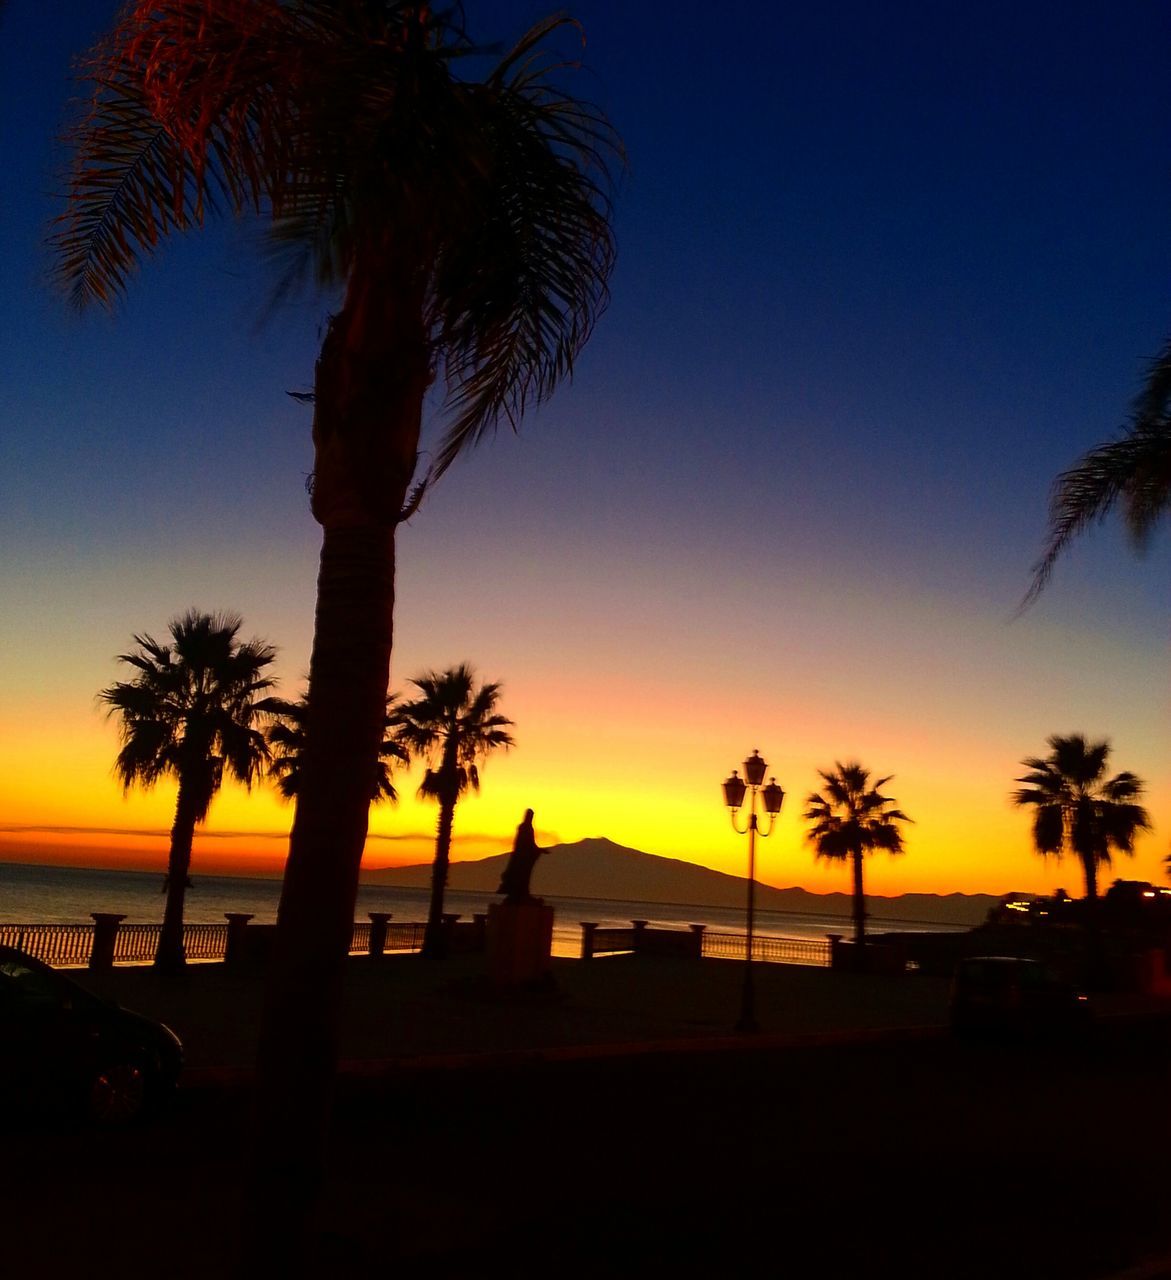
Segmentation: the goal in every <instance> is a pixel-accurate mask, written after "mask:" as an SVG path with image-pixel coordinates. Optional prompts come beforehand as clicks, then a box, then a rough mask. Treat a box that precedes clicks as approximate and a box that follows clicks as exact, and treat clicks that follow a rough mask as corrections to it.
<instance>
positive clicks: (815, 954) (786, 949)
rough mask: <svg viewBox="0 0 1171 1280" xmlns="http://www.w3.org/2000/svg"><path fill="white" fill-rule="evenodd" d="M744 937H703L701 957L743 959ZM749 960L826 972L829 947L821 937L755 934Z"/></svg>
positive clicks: (730, 935)
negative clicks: (780, 936)
mask: <svg viewBox="0 0 1171 1280" xmlns="http://www.w3.org/2000/svg"><path fill="white" fill-rule="evenodd" d="M745 944H746V937H745V935H744V934H742V933H712V932H711V931H710V930H709V931H708V932H705V933H704V935H703V954H704V955H705V956H710V957H712V958H713V959H719V960H743V959H744V956H745V951H746V950H747V947H746V945H745ZM752 958H753V960H761V961H763V962H764V963H766V964H768V963H772V964H807V965H814V966H816V967H817V968H821V969H828V968H829V966H830V944H829V941H828V940H824V941H823V940H822V939H820V938H770V937H768V936H765V937H761V936H760V934H757V935H756V936H755V937H754V938H753V939H752Z"/></svg>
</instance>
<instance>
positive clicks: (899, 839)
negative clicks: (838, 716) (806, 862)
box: [804, 761, 911, 947]
mask: <svg viewBox="0 0 1171 1280" xmlns="http://www.w3.org/2000/svg"><path fill="white" fill-rule="evenodd" d="M817 772H818V773H819V774H820V775H821V780H822V782H824V783H825V787H824V789H823V790H822V791H813V792H810V794H809V796H808V797H807V798H806V800H805V814H804V817H805V821H806V822H808V823H811V824H812V825H811V826H810V828H809V831H808V833H807V835H806V839H807V840H809V841H810V843H811V844H812V845H813V846H814V848H815V849H816V851H817V856H818V857H819V858H832V859H841V860H842V861H845V859H847V858H849V859H851V860H852V862H853V869H854V942H855V944H856V945H857V946H859V947H862V946H864V945H865V942H866V894H865V892H864V890H863V887H862V860H863V858H864V857H865V855H866V854H868V853H872V852H873V851H874V850H875V849H882V850H885V851H886V852H887V853H902V852H903V835H902V832H901V831H900V830H899V828H898V823H900V822H910V821H911V819H910V818H908V817H907V815H906V814H905V813H903V812H902V811H901V810H900V809H897V808H895V801H894V800H892V799H891V798H890V797H889V796H884V795H883V794H882V790H881V788H883V787H884V786H886V784H887V783H888V782H890V780H891V778H890V777H886V778H878V779H876V780H875V781H874V782H873V783H872V782H871V781H870V771H869V770H867V769H864V768H863V767H862V766H861V765H860V764H859V763H858V762H857V761H850V762H849V763H847V764H842V763H840V762H835V764H834V768H833V770H832V771H831V772H827V771H826V770H824V769H819V770H818V771H817ZM891 776H892V777H893V775H891Z"/></svg>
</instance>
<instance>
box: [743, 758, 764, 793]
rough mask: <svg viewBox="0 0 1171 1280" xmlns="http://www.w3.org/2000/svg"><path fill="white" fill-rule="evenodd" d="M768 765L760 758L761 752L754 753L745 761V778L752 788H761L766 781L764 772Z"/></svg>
mask: <svg viewBox="0 0 1171 1280" xmlns="http://www.w3.org/2000/svg"><path fill="white" fill-rule="evenodd" d="M767 768H768V765H766V764H765V762H764V761H763V760H762V759H761V758H760V752H759V751H753V753H752V754H751V755H750V756H749V757H748V759H747V760H745V761H744V776H745V778H747V779H748V785H749V786H750V787H759V786H760V784H761V783H762V782H763V781H764V771H765V770H766V769H767Z"/></svg>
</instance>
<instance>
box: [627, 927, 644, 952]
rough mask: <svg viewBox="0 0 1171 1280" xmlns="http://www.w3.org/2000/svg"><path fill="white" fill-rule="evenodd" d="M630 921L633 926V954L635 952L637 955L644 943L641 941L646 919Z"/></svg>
mask: <svg viewBox="0 0 1171 1280" xmlns="http://www.w3.org/2000/svg"><path fill="white" fill-rule="evenodd" d="M630 923H631V924H632V925H633V926H634V947H633V950H634V954H635V955H638V953H639V952H640V951H641V950H642V949H643V947H644V946H645V943H644V942H643V933H644V932H645V930H646V927H647V921H645V920H632V921H631V922H630Z"/></svg>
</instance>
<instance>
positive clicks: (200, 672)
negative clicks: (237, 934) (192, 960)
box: [98, 610, 276, 969]
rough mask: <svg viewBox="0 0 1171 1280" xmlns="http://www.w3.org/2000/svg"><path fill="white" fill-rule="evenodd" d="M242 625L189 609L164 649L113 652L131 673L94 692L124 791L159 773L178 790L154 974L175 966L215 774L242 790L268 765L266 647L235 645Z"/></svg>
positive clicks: (143, 646)
mask: <svg viewBox="0 0 1171 1280" xmlns="http://www.w3.org/2000/svg"><path fill="white" fill-rule="evenodd" d="M242 625H243V622H242V620H241V619H240V618H238V617H236V616H235V615H234V614H226V613H225V614H210V613H197V612H195V611H194V610H190V611H189V612H187V613H185V614H183V616H182V617H179V618H175V619H174V620H173V621H172V622H171V623H170V632H171V643H170V644H160V643H159V642H158V641H157V640H154V639H152V638H151V637H150V636H149V635H141V636H135V637H134V642H135V644H137V645H138V649H137V651H136V652H134V653H123V654H120V655H119V657H118V661H119V662H125V663H126V664H127V665H129V666H131V667H134V668H135V670H136V672H137V674H136V675H135V677H134V678H133V679H132V680H127V681H124V682H121V683H119V684H113V685H111V686H110V687H109V688H108V689H103V690H102V691H101V693H99V694H98V697H99V698H100V699H101V701H102V702H104V703H105V704H106V706H107V707H108V708H109V710H110V715H112V716H114V715H116V716H117V717H118V718H119V720H120V722H121V723H120V725H119V731H120V734H121V738H122V750H121V751H120V752H119V753H118V759H117V762H116V763H115V766H114V768H115V771H116V773H117V775H118V777H119V778H120V779H121V781H122V783H123V785H124V786H125V787H126V789H127V790H129V789H130V787H131V786H133V785H134V784H135V783H138V784H139V785H141V786H144V787H151V786H153V785H154V784H155V783H156V782H157V781H158V780H159V779H160V778H162V777H173V778H175V779H176V781H177V782H178V784H179V795H178V799H177V800H176V802H175V822H174V825H173V826H172V828H171V852H170V856H169V858H168V862H167V883H166V891H167V902H166V907H165V908H164V911H163V927H162V932H161V933H160V935H159V946H158V952H157V954H156V956H155V963H156V964H157V965H159V966H160V967H161V968H166V969H178V968H182V966H183V964H184V958H185V957H184V952H183V899H184V894H185V892H186V889H187V873H188V869H189V868H190V866H191V843H192V840H193V838H194V835H195V828H196V827H197V826H198V825H199V823H201V822H203V821H204V819H205V818H206V817H207V814H208V810H209V809H210V808H211V802H212V800H213V799H214V797H215V794H216V792H217V791H218V790H219V789H220V783H221V782H222V780H223V775H224V771H225V770H227V772H228V773H229V774H230V775H231V776H232V777H234V778H236V779H237V780H238V781H240V782H242V783H243V784H244V785H245V786H246V787H251V785H252V783H253V782H254V781H255V779H256V778H257V777H258V776H259V775H260V773H261V772H262V771H263V769H264V766H265V765H266V764H267V762H268V748H267V746H266V745H265V740H264V734H263V733H261V732H260V730H259V729H257V728H256V724H257V721H258V720H259V719H260V718H261V717H262V716H264V715H265V714H266V713H267V711H268V710H269V708H270V705H271V700H270V699H263V698H261V696H260V695H261V694H263V693H264V692H265V691H266V690H267V689H271V688H272V687H273V684H274V681H273V680H272V679H270V678H269V677H268V676H266V675H265V674H264V670H265V668H266V667H267V666H269V664H270V663H271V662H272V661H273V659H274V658H275V657H276V650H275V649H273V648H272V647H271V646H270V645H267V644H264V643H263V642H262V641H260V640H250V641H248V642H247V643H246V644H244V643H241V642H239V641H238V640H237V635H238V634H239V631H240V627H241V626H242Z"/></svg>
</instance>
